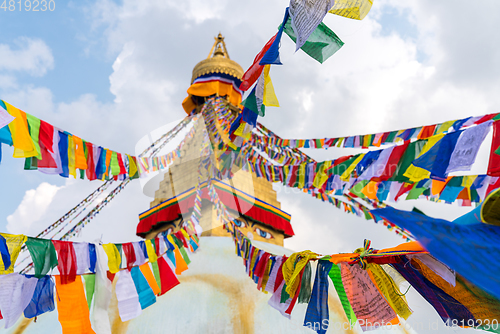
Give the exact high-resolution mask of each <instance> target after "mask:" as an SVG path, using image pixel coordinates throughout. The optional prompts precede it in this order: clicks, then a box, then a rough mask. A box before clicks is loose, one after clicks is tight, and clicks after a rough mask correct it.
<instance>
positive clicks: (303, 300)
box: [298, 262, 312, 304]
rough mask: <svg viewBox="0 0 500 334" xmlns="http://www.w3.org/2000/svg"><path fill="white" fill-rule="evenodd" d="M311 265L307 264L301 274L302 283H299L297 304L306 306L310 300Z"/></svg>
mask: <svg viewBox="0 0 500 334" xmlns="http://www.w3.org/2000/svg"><path fill="white" fill-rule="evenodd" d="M311 276H312V270H311V263H310V262H307V264H306V266H305V267H304V271H303V273H302V282H301V283H300V292H299V300H298V302H299V304H308V303H309V299H311Z"/></svg>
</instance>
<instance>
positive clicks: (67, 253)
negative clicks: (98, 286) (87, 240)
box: [52, 240, 77, 284]
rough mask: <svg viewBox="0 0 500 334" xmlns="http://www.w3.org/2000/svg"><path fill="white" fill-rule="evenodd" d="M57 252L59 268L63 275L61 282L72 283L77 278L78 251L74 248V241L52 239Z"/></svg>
mask: <svg viewBox="0 0 500 334" xmlns="http://www.w3.org/2000/svg"><path fill="white" fill-rule="evenodd" d="M52 243H53V244H54V248H55V249H56V252H57V261H58V262H59V264H58V265H57V269H58V270H59V274H60V275H61V284H68V283H72V282H74V281H75V279H76V264H77V260H76V252H75V249H74V248H73V242H71V241H62V240H52Z"/></svg>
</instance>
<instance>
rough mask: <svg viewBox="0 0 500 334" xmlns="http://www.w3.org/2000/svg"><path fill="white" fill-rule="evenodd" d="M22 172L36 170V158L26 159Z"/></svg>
mask: <svg viewBox="0 0 500 334" xmlns="http://www.w3.org/2000/svg"><path fill="white" fill-rule="evenodd" d="M24 170H38V159H37V158H36V157H30V158H26V159H25V160H24Z"/></svg>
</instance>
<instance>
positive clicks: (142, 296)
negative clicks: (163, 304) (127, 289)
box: [130, 267, 156, 310]
mask: <svg viewBox="0 0 500 334" xmlns="http://www.w3.org/2000/svg"><path fill="white" fill-rule="evenodd" d="M130 273H131V275H132V279H133V280H134V285H135V289H136V290H137V294H138V295H139V303H140V304H141V308H142V309H143V310H144V309H145V308H146V307H148V306H151V305H153V304H154V303H156V296H155V294H154V293H153V290H152V289H151V287H150V286H149V284H148V281H147V280H146V278H145V277H144V275H143V274H142V272H141V270H140V269H139V267H133V268H132V270H131V271H130Z"/></svg>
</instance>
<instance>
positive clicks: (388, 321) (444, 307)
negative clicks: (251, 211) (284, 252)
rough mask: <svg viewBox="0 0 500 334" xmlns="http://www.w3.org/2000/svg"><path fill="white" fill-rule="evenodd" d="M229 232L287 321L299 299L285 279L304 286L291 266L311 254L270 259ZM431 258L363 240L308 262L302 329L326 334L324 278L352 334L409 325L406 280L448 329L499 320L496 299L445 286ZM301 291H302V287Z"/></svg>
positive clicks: (464, 286) (414, 249)
mask: <svg viewBox="0 0 500 334" xmlns="http://www.w3.org/2000/svg"><path fill="white" fill-rule="evenodd" d="M404 219H405V217H403V220H404ZM411 224H415V223H414V222H411ZM424 225H425V224H424ZM230 226H231V227H229V225H228V226H227V227H226V228H227V230H228V231H229V232H230V233H231V234H232V237H233V239H234V242H235V245H236V254H237V255H238V256H240V257H242V259H243V263H244V265H245V267H246V272H247V273H248V275H249V276H250V278H251V279H252V280H253V281H254V282H255V283H256V284H257V289H258V290H262V291H265V292H269V293H271V294H272V296H271V298H270V299H269V302H268V304H269V305H270V306H271V307H273V308H275V309H276V310H277V311H279V312H280V313H281V314H282V315H283V316H285V317H287V318H289V317H290V314H291V312H292V310H293V307H294V304H295V300H296V298H297V296H295V297H294V298H292V296H291V295H290V294H289V293H288V292H287V290H288V287H289V284H288V283H290V284H292V285H295V284H294V283H293V282H292V281H291V280H290V279H289V278H290V275H291V274H290V273H291V272H293V273H297V277H296V279H297V280H298V281H299V282H301V281H302V280H307V279H308V278H306V276H305V275H304V273H305V269H300V268H297V267H294V266H293V264H295V263H298V262H299V261H302V260H303V257H302V256H303V255H305V256H306V257H307V256H308V254H311V252H310V251H306V252H298V253H294V254H292V255H290V257H289V258H288V257H286V256H278V255H273V254H269V253H267V252H266V251H264V250H261V249H258V248H256V247H254V246H253V245H252V243H251V240H250V239H248V238H247V237H245V236H244V235H243V233H242V232H241V231H239V229H238V227H237V226H236V225H234V224H231V225H230ZM316 255H317V254H316ZM429 258H432V257H430V255H429V253H428V252H427V251H426V250H425V249H424V248H423V247H422V246H421V245H420V244H419V243H417V242H411V243H406V244H402V245H399V246H396V247H393V248H388V249H382V250H374V249H372V248H370V242H369V241H367V240H365V245H364V247H363V248H360V249H358V250H356V251H355V252H354V253H350V254H349V253H347V254H346V253H343V254H334V255H331V256H325V257H322V258H318V257H317V256H312V257H309V258H308V259H307V260H306V262H307V263H308V264H309V263H311V262H312V261H315V260H317V263H318V265H317V269H316V278H315V281H314V286H313V291H312V294H311V296H310V298H309V300H308V301H307V304H308V305H307V311H306V314H305V317H304V326H305V327H308V328H310V329H312V330H314V331H316V332H317V333H325V332H326V331H327V329H328V327H329V326H328V325H329V310H328V282H327V277H330V279H331V280H332V282H333V284H334V287H335V290H336V292H337V294H338V296H339V299H340V301H341V303H342V307H343V309H344V311H345V313H346V316H347V319H348V321H349V323H350V328H353V327H354V326H355V325H356V324H359V325H360V326H361V328H362V329H363V330H373V329H377V328H380V327H385V326H390V325H398V324H399V323H400V321H399V318H398V316H399V317H401V318H402V319H407V318H408V317H409V316H410V315H411V313H412V311H411V309H410V308H409V306H408V304H407V302H406V299H405V296H404V295H405V294H406V292H405V293H401V291H400V289H399V284H400V282H401V281H405V279H406V281H407V282H408V283H410V286H412V287H414V288H415V289H416V290H417V291H418V292H419V293H420V294H421V295H422V297H423V298H424V299H426V301H427V302H429V303H430V304H431V305H432V306H433V307H434V308H435V309H436V311H437V312H438V314H440V315H441V316H442V319H443V321H444V322H445V324H446V325H448V326H452V323H451V322H450V321H451V319H457V320H458V321H462V320H463V321H464V323H468V324H469V326H470V325H471V324H472V323H471V321H473V323H474V324H476V323H477V324H479V325H480V324H483V323H484V322H486V321H487V320H486V319H491V320H493V319H497V318H498V316H499V313H498V310H499V309H500V300H499V299H498V298H495V297H494V296H492V295H489V294H488V293H487V292H485V291H484V290H482V289H480V288H479V287H477V286H474V285H473V284H471V283H468V282H467V281H465V279H464V278H463V277H462V276H460V274H459V273H456V283H455V284H454V285H451V284H449V283H448V281H449V280H450V279H449V278H448V281H445V280H444V279H443V278H442V276H444V277H447V276H449V274H447V273H445V271H446V270H448V271H449V269H445V268H447V267H446V266H445V265H444V264H443V263H441V262H439V261H438V260H435V259H433V260H432V261H434V262H432V261H431V262H429ZM410 261H411V264H410V263H409V262H410ZM287 262H288V263H287ZM426 263H427V264H426ZM267 268H269V269H267ZM303 268H306V266H304V267H303ZM403 277H404V278H403ZM299 286H300V289H302V286H303V285H302V284H301V283H299ZM297 294H300V291H297V293H296V295H297ZM478 298H481V300H483V298H484V301H485V304H484V305H487V306H486V307H482V306H479V304H481V303H479V304H477V300H479V299H478ZM481 305H483V304H481ZM491 320H489V321H491ZM476 321H479V322H476ZM480 328H482V329H484V327H480Z"/></svg>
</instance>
